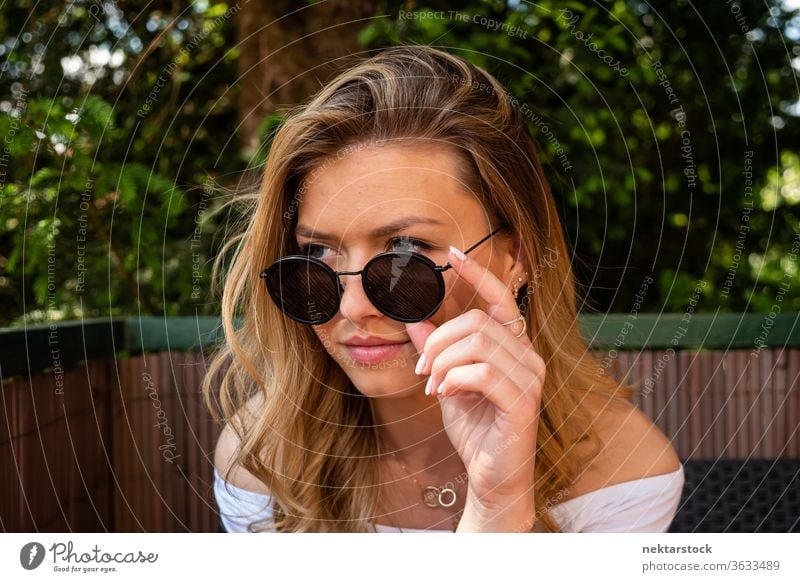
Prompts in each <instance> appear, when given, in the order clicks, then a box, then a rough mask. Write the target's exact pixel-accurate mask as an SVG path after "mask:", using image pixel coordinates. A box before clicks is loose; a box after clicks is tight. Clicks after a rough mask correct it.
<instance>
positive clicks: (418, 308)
mask: <svg viewBox="0 0 800 582" xmlns="http://www.w3.org/2000/svg"><path fill="white" fill-rule="evenodd" d="M507 226H508V224H507V223H506V222H503V223H501V224H500V226H498V227H497V228H496V229H495V230H493V231H492V232H491V233H489V234H488V235H486V236H485V237H483V238H482V239H481V240H479V241H478V242H476V243H475V244H474V245H472V246H471V247H469V248H468V249H467V250H466V251H464V254H467V253H469V252H470V251H471V250H473V249H474V248H476V247H477V246H478V245H480V244H481V243H483V242H484V241H486V240H488V239H489V238H491V237H492V236H494V235H495V234H497V233H498V232H500V231H501V230H503V229H504V228H506V227H507ZM451 267H452V265H450V263H448V264H447V265H443V266H438V265H436V264H435V263H434V262H433V261H431V260H430V259H429V258H428V257H426V256H425V255H421V254H419V253H415V252H412V251H389V252H386V253H381V254H379V255H375V256H374V257H372V258H371V259H370V260H369V261H368V262H367V264H366V265H364V268H363V269H361V270H360V271H334V270H333V269H332V268H331V267H329V266H328V265H326V264H325V263H324V262H322V261H321V260H319V259H316V258H314V257H310V256H308V255H297V254H296V255H287V256H284V257H281V258H279V259H278V260H276V261H275V262H274V263H272V264H271V265H270V266H269V267H267V268H266V269H264V271H262V272H261V274H260V275H259V276H260V277H261V278H262V279H264V280H265V281H266V284H267V289H268V290H269V295H270V297H271V298H272V300H273V302H274V303H275V305H277V306H278V308H279V309H280V310H281V311H283V313H285V314H286V315H287V316H288V317H290V318H292V319H294V320H295V321H298V322H300V323H305V324H309V325H320V324H322V323H325V322H327V321H330V320H331V319H333V317H334V316H335V315H336V314H337V313H338V311H339V304H340V303H341V300H342V294H343V293H344V289H343V288H342V284H341V281H340V280H339V277H340V276H341V275H358V274H360V275H361V285H362V287H363V288H364V293H366V295H367V297H368V298H369V300H370V301H371V302H372V304H373V305H374V306H375V307H376V308H377V309H378V310H379V311H380V312H381V313H383V314H384V315H386V316H387V317H390V318H392V319H395V320H397V321H403V322H406V323H412V322H416V321H422V320H424V319H428V318H429V317H430V316H432V315H433V314H434V313H436V310H437V309H439V306H440V305H441V304H442V301H444V292H445V288H444V277H442V273H443V272H445V271H446V270H447V269H450V268H451Z"/></svg>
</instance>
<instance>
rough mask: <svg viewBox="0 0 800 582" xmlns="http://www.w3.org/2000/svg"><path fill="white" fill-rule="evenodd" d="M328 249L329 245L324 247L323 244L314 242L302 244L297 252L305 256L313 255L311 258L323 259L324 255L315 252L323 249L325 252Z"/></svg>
mask: <svg viewBox="0 0 800 582" xmlns="http://www.w3.org/2000/svg"><path fill="white" fill-rule="evenodd" d="M326 249H328V247H324V246H322V245H317V244H314V243H305V244H302V245H300V246H299V247H298V249H297V254H300V255H305V256H308V257H311V258H314V259H320V260H322V259H323V257H321V256H318V255H315V254H314V253H315V252H317V251H323V252H324V251H325V250H326Z"/></svg>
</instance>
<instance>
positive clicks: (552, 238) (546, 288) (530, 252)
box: [202, 46, 631, 532]
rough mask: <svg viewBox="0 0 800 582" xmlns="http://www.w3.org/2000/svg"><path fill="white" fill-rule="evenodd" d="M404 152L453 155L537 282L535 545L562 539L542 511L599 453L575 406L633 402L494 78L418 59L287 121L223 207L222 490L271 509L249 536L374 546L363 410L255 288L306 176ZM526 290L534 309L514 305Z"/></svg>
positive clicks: (359, 67)
mask: <svg viewBox="0 0 800 582" xmlns="http://www.w3.org/2000/svg"><path fill="white" fill-rule="evenodd" d="M407 138H411V139H422V140H426V141H427V140H432V142H434V143H438V144H443V145H446V146H447V147H452V148H454V151H455V152H457V154H458V160H459V163H460V164H461V167H460V169H459V170H460V171H461V173H462V176H459V178H460V179H462V181H463V183H464V184H466V185H467V186H468V187H469V188H470V190H472V192H473V193H474V194H475V195H476V196H477V197H478V199H479V200H480V202H481V203H482V204H483V206H484V208H485V209H486V212H487V216H489V217H491V218H493V219H494V220H495V221H497V220H499V219H505V220H506V221H507V222H508V224H509V225H511V229H510V230H511V231H513V233H514V234H519V235H520V236H521V241H522V248H521V252H523V253H524V254H525V256H526V257H527V260H528V265H530V266H531V267H532V271H534V272H533V273H530V276H531V280H530V282H529V283H528V284H527V285H526V286H525V287H523V289H522V291H523V293H522V294H521V296H520V299H521V301H520V308H521V309H522V311H523V313H524V314H525V317H526V318H527V322H528V330H529V331H528V334H529V335H530V336H531V341H532V343H533V347H534V349H535V350H536V351H537V353H538V354H539V355H540V356H541V357H542V358H543V359H544V361H545V363H546V366H547V374H546V380H545V383H544V388H543V396H542V405H541V413H540V421H539V427H538V435H537V443H536V447H537V453H536V484H535V492H534V495H535V499H536V504H537V508H538V511H537V521H536V526H535V528H534V529H535V531H561V530H560V528H559V525H558V524H557V523H556V522H555V520H554V518H553V516H551V515H550V514H549V513H548V511H547V509H548V508H549V507H550V506H552V505H553V504H555V503H557V502H558V500H559V499H560V498H561V497H563V495H564V492H565V491H566V490H567V488H568V487H569V485H570V484H572V483H573V482H574V481H575V479H576V478H577V476H578V475H579V474H580V473H581V472H582V469H583V468H584V467H585V466H587V463H589V462H590V461H591V459H592V458H594V456H595V455H596V454H597V453H598V452H599V451H600V448H601V441H600V439H599V435H598V434H596V432H595V429H594V428H593V427H592V417H591V415H590V413H589V410H588V407H587V406H586V405H585V404H584V397H585V396H586V395H587V393H589V392H591V393H595V394H599V395H603V396H605V397H606V398H609V399H613V398H620V399H625V400H629V399H630V397H631V389H630V388H629V387H627V386H625V385H624V384H621V383H619V382H617V381H616V380H615V379H613V378H612V377H611V376H610V375H608V374H606V373H605V367H604V366H602V365H601V364H600V362H599V361H598V359H597V358H596V357H595V356H594V355H593V354H591V352H590V351H589V350H588V347H587V344H586V341H585V340H584V338H583V337H582V335H581V333H580V328H579V325H578V315H577V307H576V305H577V301H578V292H579V291H578V289H577V286H576V283H575V280H574V276H573V273H572V271H571V267H570V261H569V253H568V251H567V247H566V244H565V241H564V236H563V233H562V229H561V225H560V222H559V217H558V214H557V212H556V206H555V203H554V200H553V197H552V194H551V192H550V188H549V186H548V184H547V182H546V180H545V178H544V174H543V172H542V168H541V165H540V163H539V160H538V157H537V154H536V146H535V143H534V140H533V138H532V137H531V134H530V131H529V129H528V127H527V125H526V123H525V118H524V116H523V114H522V113H521V111H520V109H519V108H518V107H516V106H515V104H514V102H513V101H512V100H511V99H509V96H508V94H507V93H506V91H505V90H504V88H503V87H502V86H501V85H500V83H499V82H498V81H497V80H496V79H495V78H494V77H492V76H491V75H490V74H488V73H487V72H486V71H484V70H483V69H481V68H479V67H477V66H474V65H472V64H470V63H468V62H467V61H465V60H463V59H461V58H458V57H456V56H453V55H451V54H448V53H446V52H443V51H441V50H437V49H433V48H430V47H426V46H398V47H392V48H389V49H384V50H382V51H381V52H379V53H378V54H377V55H375V56H373V57H372V58H369V59H360V60H359V61H358V62H356V63H355V64H354V66H352V67H351V68H349V69H348V70H346V71H345V72H343V73H342V74H340V75H339V76H338V77H336V78H335V79H334V80H333V81H331V82H330V83H329V84H327V86H325V87H323V88H322V89H321V90H320V91H319V93H318V94H317V95H315V96H314V97H313V98H312V99H311V100H310V101H309V102H308V103H306V104H303V105H301V106H297V107H295V108H293V109H292V110H290V111H289V112H288V115H287V117H286V119H285V120H284V121H283V123H282V124H281V126H280V127H279V129H278V131H277V132H276V133H275V135H274V138H273V141H272V144H271V147H270V151H269V156H268V158H267V162H266V167H265V169H264V173H263V181H262V183H261V185H260V189H259V191H258V192H257V195H256V196H252V195H251V196H250V197H247V196H242V197H239V198H234V201H243V202H244V209H245V219H244V221H243V223H244V224H243V229H242V230H241V232H239V233H238V234H237V235H236V236H233V237H232V238H230V239H229V240H228V241H227V242H226V244H225V246H224V247H223V249H222V252H221V253H220V255H219V256H218V257H217V258H216V260H215V262H214V270H213V274H212V278H213V279H214V280H216V279H217V277H219V276H220V275H221V274H222V257H223V256H224V255H225V254H227V252H228V251H231V250H232V251H234V252H233V253H232V261H231V263H230V267H229V268H228V269H227V270H226V271H225V273H224V288H223V296H222V325H223V329H224V335H225V341H224V343H223V344H222V346H221V348H220V349H218V351H216V352H215V354H214V356H213V358H212V360H211V362H210V364H209V367H208V373H207V375H206V377H205V379H204V381H203V386H202V390H203V396H204V399H205V402H206V405H207V406H208V408H209V409H210V410H211V412H212V415H213V416H214V417H215V419H216V420H217V421H218V422H228V423H229V424H230V425H231V428H232V429H233V430H234V431H235V433H236V435H237V437H238V439H239V441H240V446H239V448H238V451H237V455H236V457H235V459H232V463H231V465H230V469H229V472H228V474H226V475H225V478H228V477H229V476H230V471H232V470H233V469H234V468H235V466H236V465H238V466H240V467H243V468H244V469H246V470H247V471H249V472H250V473H252V474H253V475H254V476H256V477H257V478H258V479H259V480H260V481H261V482H263V483H264V485H265V487H266V488H267V489H268V490H269V492H270V494H271V497H272V510H273V518H272V520H265V521H262V522H260V523H259V522H254V523H251V525H250V530H251V531H259V530H261V529H262V528H271V529H274V530H276V531H280V532H313V531H338V532H372V531H375V528H374V523H373V522H372V520H373V519H374V516H375V511H376V508H377V507H378V494H379V490H380V487H379V483H378V471H377V460H376V459H377V453H378V448H377V446H378V443H377V433H376V429H375V426H374V425H375V423H374V421H373V415H372V409H371V406H370V402H369V398H365V397H364V396H363V395H361V394H360V393H359V392H358V391H357V390H356V389H355V387H354V386H353V385H352V383H351V381H350V379H349V378H348V377H347V375H346V374H345V372H344V371H343V370H342V369H341V367H340V366H339V365H338V364H337V363H336V362H335V360H334V359H333V358H332V357H331V356H330V355H329V354H328V353H327V352H326V350H325V349H324V346H323V345H322V344H321V342H320V340H319V338H318V337H317V335H316V334H315V333H314V331H313V329H312V328H311V327H310V326H306V325H302V324H299V323H296V322H294V321H293V320H291V319H289V318H287V317H285V316H284V315H283V314H282V313H281V312H280V311H279V310H278V309H277V308H276V306H275V305H274V304H273V303H272V301H271V300H270V299H269V297H268V294H267V292H266V290H265V288H264V283H263V281H262V280H261V279H260V278H259V273H260V272H261V271H262V270H263V269H264V268H265V267H266V266H267V265H269V264H270V263H272V262H273V261H274V260H276V259H277V258H279V257H280V256H282V255H284V254H286V253H287V252H289V251H291V249H292V248H293V240H292V238H291V237H292V232H293V226H294V223H295V221H296V214H297V213H296V208H297V204H298V202H299V200H300V198H301V197H302V192H303V189H304V186H305V179H306V178H308V177H309V175H310V174H311V173H312V172H314V171H315V169H319V168H320V167H321V165H322V164H324V163H325V162H326V161H330V160H332V159H335V158H336V157H337V156H341V155H342V152H347V151H348V148H353V147H358V146H359V145H363V144H368V143H370V142H386V141H389V140H405V139H407ZM495 224H496V222H495ZM528 289H530V293H531V294H533V295H535V298H536V300H535V301H526V300H525V298H526V297H527V296H528V295H529V293H528ZM235 319H240V320H241V325H240V326H239V327H235V326H234V320H235ZM237 324H238V322H237ZM534 332H535V333H534ZM217 390H218V391H219V395H218V397H217V394H216V391H217ZM217 409H219V410H217ZM245 413H246V414H245ZM234 420H235V422H231V421H234ZM586 439H589V441H593V443H594V447H593V450H592V451H591V453H590V454H589V455H588V456H581V455H579V453H578V451H577V449H576V447H575V445H576V444H577V443H578V441H584V440H586Z"/></svg>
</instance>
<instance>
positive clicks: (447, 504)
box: [439, 487, 456, 507]
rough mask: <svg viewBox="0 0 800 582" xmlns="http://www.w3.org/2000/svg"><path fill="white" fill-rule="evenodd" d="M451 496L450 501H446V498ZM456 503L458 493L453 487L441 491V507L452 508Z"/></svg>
mask: <svg viewBox="0 0 800 582" xmlns="http://www.w3.org/2000/svg"><path fill="white" fill-rule="evenodd" d="M448 494H449V495H450V499H449V500H447V501H445V499H444V498H445V497H446V496H447V495H448ZM455 502H456V491H455V489H452V488H451V487H443V488H442V489H440V490H439V505H441V506H442V507H452V506H453V504H454V503H455Z"/></svg>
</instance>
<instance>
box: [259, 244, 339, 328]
mask: <svg viewBox="0 0 800 582" xmlns="http://www.w3.org/2000/svg"><path fill="white" fill-rule="evenodd" d="M336 285H337V283H336V276H335V275H334V274H333V272H332V271H330V270H329V269H327V268H326V267H324V266H323V265H321V264H319V263H315V262H313V261H308V260H306V259H302V258H297V259H296V258H285V259H282V260H280V261H278V262H276V263H274V264H273V265H272V266H271V267H270V268H269V269H268V270H267V288H268V289H269V294H270V296H271V297H272V300H273V301H274V302H275V304H276V305H277V306H278V307H279V308H280V309H281V310H282V311H283V312H284V313H285V314H286V315H288V316H289V317H291V318H292V319H295V320H297V321H300V322H302V323H312V324H318V323H325V322H326V321H328V320H329V319H331V318H332V317H333V316H334V315H336V312H337V311H338V310H339V295H338V293H337V287H336Z"/></svg>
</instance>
